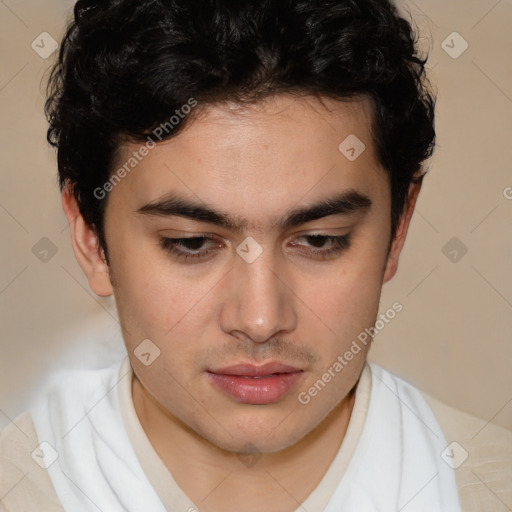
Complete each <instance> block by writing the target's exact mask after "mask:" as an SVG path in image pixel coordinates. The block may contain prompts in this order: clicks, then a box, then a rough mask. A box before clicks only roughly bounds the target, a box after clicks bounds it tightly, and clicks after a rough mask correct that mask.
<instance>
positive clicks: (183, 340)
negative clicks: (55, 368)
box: [62, 95, 421, 512]
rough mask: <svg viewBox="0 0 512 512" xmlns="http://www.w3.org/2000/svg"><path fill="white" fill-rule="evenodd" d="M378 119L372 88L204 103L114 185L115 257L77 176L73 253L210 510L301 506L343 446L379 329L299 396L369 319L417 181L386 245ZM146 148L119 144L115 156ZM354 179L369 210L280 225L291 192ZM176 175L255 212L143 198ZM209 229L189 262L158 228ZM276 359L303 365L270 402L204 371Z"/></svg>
mask: <svg viewBox="0 0 512 512" xmlns="http://www.w3.org/2000/svg"><path fill="white" fill-rule="evenodd" d="M198 108H199V107H198ZM371 118H372V107H371V104H370V102H369V101H368V100H366V99H361V100H359V101H350V102H337V101H334V100H328V99H325V98H324V99H323V100H322V101H319V100H318V99H317V98H314V97H295V96H291V95H277V96H274V97H271V98H268V99H266V100H265V101H262V102H259V103H257V104H255V105H253V106H250V107H246V108H244V109H241V108H239V107H236V106H235V105H231V104H222V105H220V104H219V105H215V106H208V107H206V108H204V109H203V110H202V111H201V115H200V116H198V117H197V119H195V120H194V121H193V122H191V123H190V124H188V125H187V126H186V128H185V129H184V131H182V132H181V133H180V134H179V135H178V136H176V137H175V138H172V139H170V140H168V141H166V142H164V143H161V144H158V145H157V147H156V148H155V149H153V150H152V151H150V153H149V154H148V156H146V157H145V158H144V159H143V160H142V162H141V163H140V164H139V165H138V166H137V168H136V169H134V170H133V171H132V172H131V173H130V174H129V175H127V176H126V177H125V178H124V179H123V180H122V181H121V182H120V183H119V184H118V185H117V186H116V187H115V188H114V189H113V190H112V192H110V195H109V199H108V205H107V209H106V216H105V235H106V240H107V245H108V248H109V258H110V268H109V267H108V266H107V264H106V263H105V261H104V259H103V258H102V252H101V250H99V248H98V240H97V238H96V235H95V233H94V230H92V229H91V228H90V227H89V226H87V225H86V223H85V222H84V220H83V218H82V216H81V215H80V213H79V210H78V207H77V204H76V202H75V200H74V198H73V196H72V194H71V193H70V189H69V188H68V187H67V188H65V189H64V191H63V194H62V202H63V207H64V211H65V213H66V216H67V218H68V221H69V224H70V228H71V237H72V243H73V248H74V252H75V255H76V258H77V260H78V262H79V264H80V266H81V268H82V269H83V271H84V273H85V275H86V276H87V279H88V281H89V285H90V287H91V289H92V290H93V291H94V292H95V293H96V294H98V295H100V296H107V295H110V294H114V296H115V300H116V304H117V308H118V312H119V319H120V323H121V326H122V332H123V337H124V340H125V343H126V346H127V350H128V354H129V357H130V361H131V364H132V367H133V369H134V373H135V378H134V380H133V385H132V392H133V402H134V406H135V410H136V412H137V415H138V417H139V419H140V422H141V424H142V426H143V428H144V430H145V432H146V434H147V436H148V438H149V440H150V441H151V443H152V444H153V446H154V448H155V450H156V451H157V453H158V454H159V456H160V458H161V459H162V460H163V462H164V463H165V465H166V466H167V467H168V469H169V470H170V471H171V473H172V475H173V477H174V478H175V480H176V481H177V483H178V485H179V486H180V487H181V488H182V489H183V490H184V491H185V492H186V493H187V495H188V496H189V497H190V498H191V499H192V500H193V501H194V503H196V505H197V506H198V507H199V508H200V510H201V511H219V510H222V511H224V512H225V511H231V510H240V507H241V506H242V505H243V510H246V511H253V510H254V511H256V510H269V511H276V512H277V511H280V512H283V511H288V510H289V511H293V510H295V509H296V508H297V507H298V506H299V504H300V503H301V502H302V501H303V500H304V499H306V498H307V496H308V495H309V494H310V493H311V492H312V491H313V489H314V488H315V487H316V486H317V485H318V483H319V482H320V480H321V479H322V477H323V475H324V474H325V472H326V471H327V469H328V467H329V465H330V463H331V462H332V460H333V458H334V456H335V455H336V453H337V451H338V450H339V447H340V444H341V442H342V440H343V437H344V435H345V432H346V429H347V425H348V422H349V419H350V414H351V411H352V408H353V404H354V387H355V385H356V383H357V381H358V379H359V376H360V374H361V371H362V368H363V366H364V363H365V360H366V356H367V351H368V347H369V345H368V347H366V349H364V347H363V350H361V352H359V354H357V355H356V356H354V359H353V360H352V361H350V363H349V364H348V365H347V366H346V367H345V368H344V369H343V371H342V372H340V373H339V374H338V375H337V376H336V378H334V379H333V380H332V381H331V382H330V383H329V384H328V385H327V386H326V387H325V388H324V389H323V390H322V391H321V392H320V393H318V395H317V396H315V397H314V398H312V399H311V401H310V402H309V403H308V404H307V405H303V404H301V403H300V402H299V401H298V394H299V393H300V392H301V391H307V390H308V388H310V387H311V385H312V384H313V383H314V382H315V381H317V380H318V379H319V378H321V376H322V374H323V373H324V372H325V371H326V370H327V369H328V368H329V367H331V366H332V364H333V363H334V361H336V359H337V357H338V356H339V355H341V354H344V353H345V351H346V350H348V349H349V347H350V345H351V343H352V341H353V340H355V339H356V338H357V335H358V334H359V333H361V332H362V331H364V329H365V328H367V327H370V326H373V324H374V322H375V320H376V318H377V313H378V307H379V300H380V295H381V289H382V286H383V284H384V283H386V282H387V281H389V280H390V279H391V278H392V277H393V276H394V275H395V273H396V270H397V265H398V259H399V255H400V252H401V250H402V247H403V244H404V242H405V238H406V235H407V230H408V227H409V223H410V219H411V217H412V214H413V211H414V206H415V203H416V199H417V196H418V193H419V191H420V186H421V185H420V184H412V185H411V186H410V189H409V198H408V201H407V204H406V208H405V210H404V213H403V215H402V218H401V222H400V225H399V226H398V229H397V230H396V232H395V234H394V236H393V239H392V244H391V249H390V251H389V254H388V247H389V242H390V238H391V232H390V229H391V228H390V211H391V191H390V185H389V178H388V175H387V173H386V172H385V171H384V170H383V169H382V167H381V166H380V164H379V163H378V160H377V158H376V156H375V154H374V145H373V142H372V138H371V134H370V123H371ZM350 134H357V136H358V138H359V139H360V140H362V141H363V142H364V143H365V145H366V151H364V152H363V153H362V155H361V156H359V158H357V159H356V160H355V161H354V162H351V161H349V160H348V159H347V158H346V157H345V156H344V155H343V154H341V153H340V151H339V150H338V146H339V144H340V143H341V142H342V141H343V140H344V139H345V138H346V137H347V136H348V135H350ZM139 147H140V144H127V145H126V146H123V147H122V148H121V151H120V154H119V160H118V162H117V164H118V165H119V166H122V165H123V163H124V162H125V161H126V159H127V158H129V156H130V154H131V153H132V152H133V151H135V150H137V149H138V148H139ZM116 168H117V167H116ZM347 189H355V190H357V191H359V192H362V193H364V194H366V195H367V196H368V197H369V198H370V199H371V201H372V206H371V208H370V209H369V210H367V211H366V212H357V213H353V214H349V215H336V216H329V217H324V218H322V219H318V220H315V221H312V222H309V223H307V224H303V225H300V226H295V227H293V228H291V229H288V230H284V231H283V230H282V229H281V228H277V227H275V225H273V224H272V220H273V219H276V218H281V217H284V216H285V215H286V213H287V212H288V211H289V210H291V209H293V208H296V207H297V206H307V205H310V204H312V203H314V202H317V201H319V200H321V199H323V198H326V197H328V196H330V195H332V193H333V192H342V191H345V190H347ZM172 191H174V192H179V193H180V194H182V195H184V196H186V197H187V198H188V199H191V200H195V201H199V202H201V203H205V204H207V205H208V206H209V207H211V208H214V209H216V210H220V211H223V212H225V213H227V214H230V215H232V216H234V217H237V218H240V219H244V220H245V221H246V222H247V227H246V229H244V230H243V231H242V232H233V231H231V230H229V229H227V228H222V227H219V226H216V225H213V224H209V223H204V222H198V221H195V220H190V219H186V218H183V217H168V218H166V217H163V216H149V215H142V214H140V213H137V212H136V210H137V209H139V208H140V207H141V206H143V205H145V204H147V203H148V202H151V201H154V200H156V199H159V198H160V197H161V196H163V195H164V194H165V193H168V192H172ZM347 233H350V234H351V243H350V246H349V247H348V248H346V249H344V250H342V251H341V252H339V253H337V254H334V255H331V256H329V257H328V258H326V259H321V258H318V257H315V256H313V255H311V253H309V252H308V251H309V250H313V251H314V250H315V249H317V250H318V249H320V250H325V249H328V248H330V247H332V246H331V244H329V242H328V241H324V242H320V243H318V242H317V243H316V244H312V241H311V239H308V238H307V236H310V235H313V234H322V235H325V236H334V235H336V236H337V235H345V234H347ZM200 235H203V236H204V235H208V236H213V237H214V238H215V240H216V241H215V242H213V243H211V242H206V244H205V245H203V246H202V247H201V246H200V245H194V246H192V248H193V249H197V248H199V249H206V248H213V252H212V253H211V254H210V255H208V257H207V258H205V259H204V260H199V262H195V263H188V262H186V261H182V260H178V259H177V258H176V257H174V256H173V255H172V254H170V253H169V252H167V251H166V250H165V249H164V248H162V247H161V246H160V245H159V237H161V236H168V237H175V238H177V237H187V236H200ZM248 236H251V237H253V238H254V239H255V240H256V241H257V242H258V244H259V245H260V246H261V248H262V249H263V253H262V254H261V255H260V256H259V257H258V258H257V259H256V260H255V261H254V262H252V263H247V262H246V261H244V260H243V259H242V258H241V257H240V256H239V255H238V254H237V253H236V251H235V250H236V248H237V246H238V245H239V244H241V243H242V242H243V241H244V240H245V238H246V237H248ZM187 248H188V249H189V251H190V250H191V247H190V246H189V247H186V248H185V249H187ZM147 338H149V339H150V340H152V342H153V343H154V344H155V345H156V346H158V347H159V349H160V351H161V353H160V356H159V357H158V358H157V359H156V360H155V361H154V362H153V363H152V364H151V365H150V366H144V365H143V364H142V363H141V362H140V361H139V360H138V358H137V357H135V355H134V350H135V349H136V347H137V346H138V345H139V344H140V343H141V341H142V340H144V339H147ZM270 360H272V361H280V362H284V363H287V364H291V365H293V366H296V367H300V368H301V369H302V370H303V373H302V374H301V380H300V381H299V383H298V385H297V386H296V388H294V389H293V390H292V391H291V392H290V393H288V395H286V396H285V397H284V398H283V399H281V400H280V401H278V402H276V403H272V404H267V405H250V404H246V403H240V402H238V401H235V400H234V399H232V398H231V397H228V396H226V395H225V394H223V393H222V392H221V391H219V390H218V389H217V388H215V387H214V386H213V385H212V384H211V382H210V379H209V378H208V376H207V374H206V371H207V370H208V369H212V368H220V367H225V366H228V365H231V364H235V363H239V362H252V363H253V364H256V365H259V364H262V363H263V362H266V361H270ZM247 446H252V447H255V448H253V449H257V451H258V453H259V454H260V455H261V458H260V459H259V460H258V462H257V463H256V464H254V465H252V466H251V467H248V466H247V465H246V464H244V463H243V457H239V456H237V455H236V454H237V452H238V453H239V452H244V451H247V450H248V448H247ZM244 447H245V448H244ZM249 451H250V450H249Z"/></svg>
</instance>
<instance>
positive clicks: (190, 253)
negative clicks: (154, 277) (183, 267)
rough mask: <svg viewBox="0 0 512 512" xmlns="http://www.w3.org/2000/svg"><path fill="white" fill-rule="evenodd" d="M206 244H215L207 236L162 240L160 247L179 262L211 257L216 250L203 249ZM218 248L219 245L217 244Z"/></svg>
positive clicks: (165, 238)
mask: <svg viewBox="0 0 512 512" xmlns="http://www.w3.org/2000/svg"><path fill="white" fill-rule="evenodd" d="M205 242H212V243H213V242H215V239H214V238H211V237H207V236H194V237H187V238H167V237H162V238H161V239H160V245H161V246H162V247H163V248H164V249H165V250H166V251H167V252H169V253H170V254H172V255H173V256H175V257H176V258H177V259H179V260H183V261H190V260H203V259H205V258H207V257H208V256H209V254H210V253H212V252H213V251H215V249H212V248H209V249H203V250H201V248H202V247H203V246H204V243H205ZM217 246H218V244H217Z"/></svg>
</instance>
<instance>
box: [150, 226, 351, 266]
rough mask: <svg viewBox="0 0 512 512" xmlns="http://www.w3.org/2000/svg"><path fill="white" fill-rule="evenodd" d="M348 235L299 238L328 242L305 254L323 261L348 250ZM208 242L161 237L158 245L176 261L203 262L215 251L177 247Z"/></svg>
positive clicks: (204, 237) (201, 238) (195, 237)
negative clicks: (329, 246) (325, 245)
mask: <svg viewBox="0 0 512 512" xmlns="http://www.w3.org/2000/svg"><path fill="white" fill-rule="evenodd" d="M350 236H351V235H350V233H349V234H347V235H343V236H328V235H303V236H301V237H300V238H309V239H316V240H320V241H322V240H325V241H326V242H330V243H331V244H332V247H331V248H330V249H327V250H323V249H318V250H308V251H307V252H308V253H309V255H311V256H313V257H314V258H316V259H320V260H324V259H328V258H329V257H330V256H333V255H335V254H340V253H341V252H343V251H344V250H346V249H348V248H349V247H350V243H351V238H350ZM191 240H193V241H210V242H215V239H214V238H211V237H208V236H194V237H188V238H168V237H161V238H160V245H161V247H162V248H163V249H164V250H165V251H167V252H169V253H170V254H172V255H173V256H175V257H176V259H178V260H182V261H191V260H194V261H197V260H204V259H206V258H207V257H208V255H209V254H211V253H212V252H213V251H215V249H205V250H203V251H201V250H200V249H195V250H196V251H200V252H195V253H191V252H187V251H183V250H182V249H179V248H178V247H183V244H184V243H185V244H186V243H187V242H188V243H190V241H191Z"/></svg>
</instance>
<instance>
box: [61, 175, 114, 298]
mask: <svg viewBox="0 0 512 512" xmlns="http://www.w3.org/2000/svg"><path fill="white" fill-rule="evenodd" d="M62 207H63V208H64V213H65V214H66V218H67V219H68V224H69V230H70V233H71V243H72V245H73V251H74V253H75V258H76V260H77V261H78V264H79V265H80V267H81V268H82V270H83V272H84V274H85V276H86V277H87V281H88V282H89V287H90V288H91V290H92V291H93V292H94V293H95V294H96V295H99V296H100V297H107V296H109V295H112V294H113V293H114V292H113V288H112V283H111V281H110V275H109V268H108V265H107V263H106V261H105V259H104V256H102V254H103V251H102V250H101V248H100V244H99V240H98V237H97V235H96V232H95V230H94V229H93V228H92V227H91V226H89V225H88V224H87V223H86V222H85V221H84V218H83V217H82V214H81V213H80V210H79V208H78V203H77V201H76V199H75V196H74V195H73V191H72V186H71V185H70V183H69V182H67V183H66V185H65V187H64V188H63V189H62Z"/></svg>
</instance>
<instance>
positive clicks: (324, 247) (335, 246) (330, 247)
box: [292, 233, 351, 259]
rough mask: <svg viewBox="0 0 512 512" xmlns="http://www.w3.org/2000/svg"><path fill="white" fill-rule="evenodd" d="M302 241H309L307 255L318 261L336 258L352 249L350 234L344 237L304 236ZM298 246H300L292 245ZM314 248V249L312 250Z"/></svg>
mask: <svg viewBox="0 0 512 512" xmlns="http://www.w3.org/2000/svg"><path fill="white" fill-rule="evenodd" d="M300 238H301V239H304V240H307V241H308V245H306V246H305V247H306V251H304V252H305V253H306V255H309V256H313V257H314V258H318V259H327V258H330V257H333V256H336V255H338V254H340V253H341V252H343V251H344V250H346V249H348V248H349V247H350V242H351V238H350V233H349V234H348V235H343V236H329V235H304V236H301V237H300ZM292 245H294V246H297V245H300V244H296V243H292ZM311 248H313V249H311Z"/></svg>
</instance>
